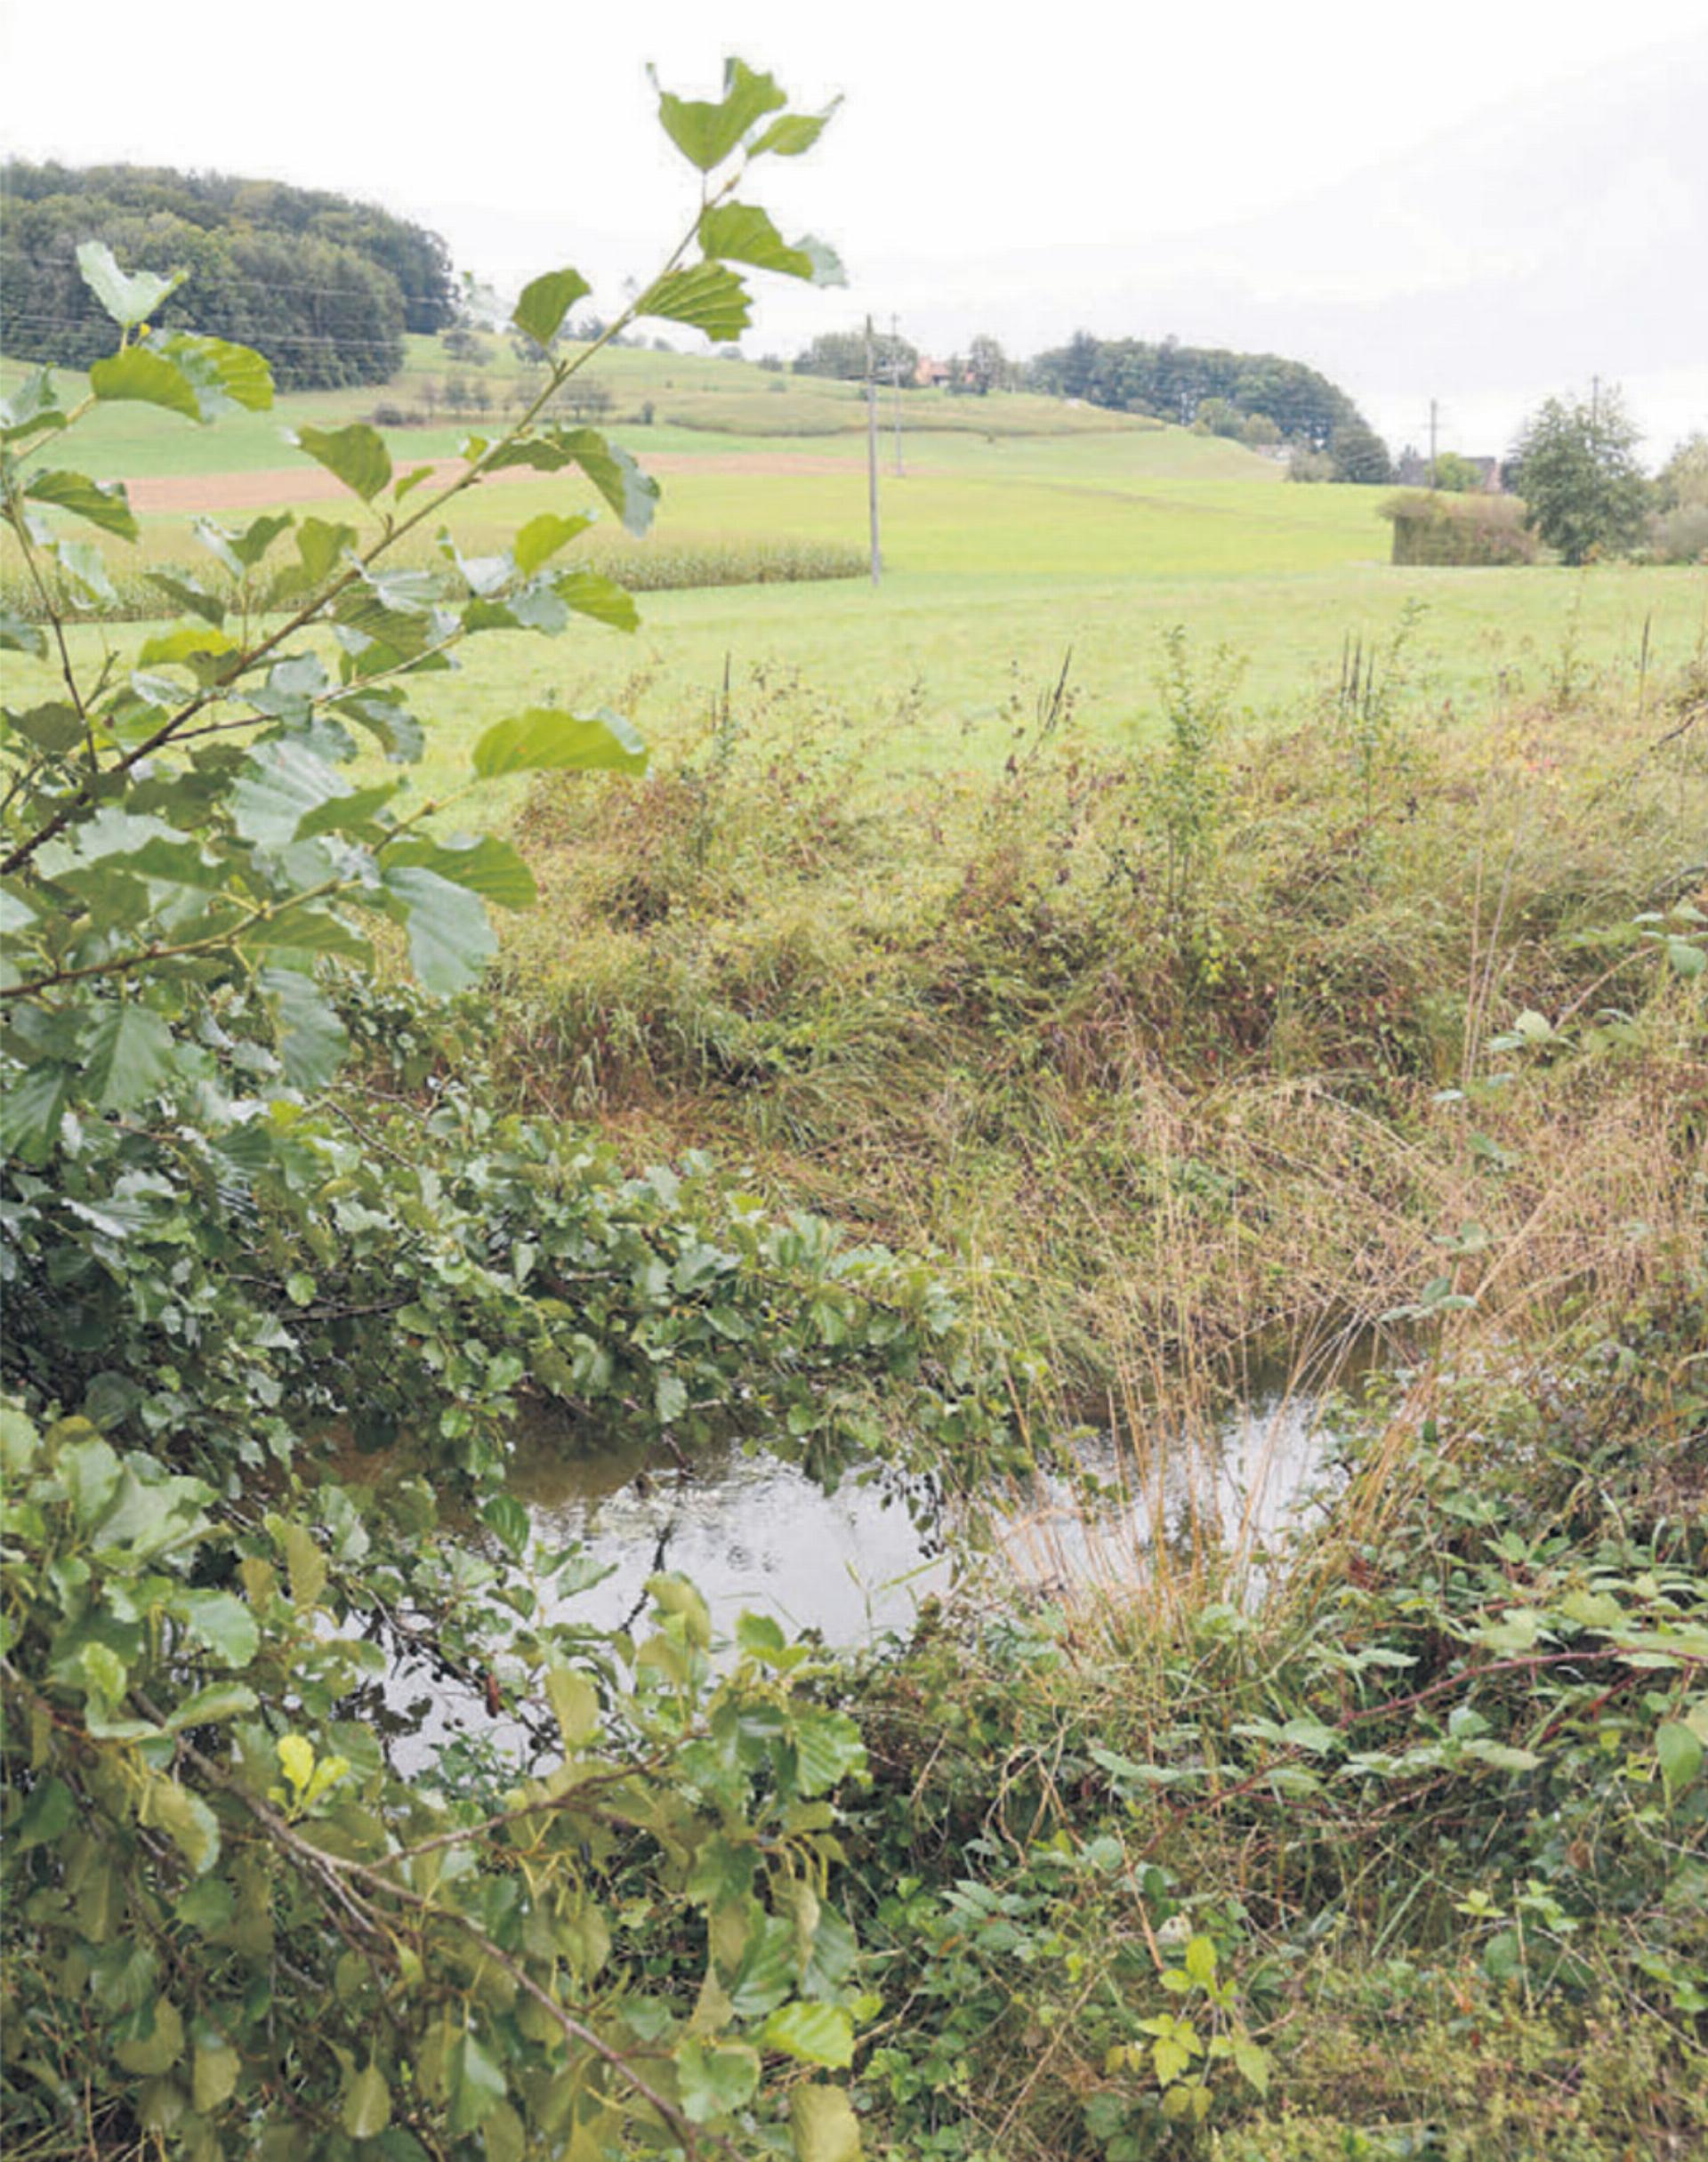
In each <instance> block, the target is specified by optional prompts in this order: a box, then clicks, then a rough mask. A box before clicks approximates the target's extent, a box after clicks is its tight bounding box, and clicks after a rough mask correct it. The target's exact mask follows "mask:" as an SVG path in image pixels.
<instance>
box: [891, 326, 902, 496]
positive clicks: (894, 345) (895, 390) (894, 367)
mask: <svg viewBox="0 0 1708 2162" xmlns="http://www.w3.org/2000/svg"><path fill="white" fill-rule="evenodd" d="M890 398H891V400H892V402H893V405H894V407H895V416H896V478H897V479H898V480H900V478H901V331H900V328H899V327H898V319H897V318H896V317H895V316H893V315H892V316H891V317H890Z"/></svg>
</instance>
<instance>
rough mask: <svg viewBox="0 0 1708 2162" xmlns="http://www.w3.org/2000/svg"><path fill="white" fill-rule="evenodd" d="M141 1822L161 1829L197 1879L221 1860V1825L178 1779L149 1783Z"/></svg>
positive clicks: (151, 1780) (145, 1792) (198, 1796)
mask: <svg viewBox="0 0 1708 2162" xmlns="http://www.w3.org/2000/svg"><path fill="white" fill-rule="evenodd" d="M142 1821H143V1823H145V1824H153V1825H158V1827H160V1829H161V1830H162V1831H163V1832H165V1835H166V1836H167V1837H168V1838H169V1839H170V1840H171V1841H172V1843H173V1845H174V1846H175V1847H176V1848H177V1850H178V1851H179V1852H180V1853H181V1855H182V1856H183V1858H184V1859H185V1860H186V1861H187V1862H188V1863H189V1866H190V1868H191V1869H192V1870H194V1872H195V1873H196V1875H197V1876H206V1875H207V1873H208V1871H209V1870H210V1869H211V1868H213V1867H214V1863H215V1862H216V1861H218V1859H220V1825H219V1819H218V1818H216V1817H215V1816H214V1812H213V1811H212V1810H211V1809H209V1807H208V1806H207V1804H206V1803H205V1802H204V1801H203V1800H202V1797H201V1796H200V1795H194V1794H191V1792H190V1791H189V1787H181V1786H180V1785H179V1784H178V1782H177V1780H176V1779H150V1780H149V1784H148V1786H147V1787H146V1788H145V1789H144V1791H143V1797H142Z"/></svg>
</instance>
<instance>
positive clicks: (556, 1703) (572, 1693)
mask: <svg viewBox="0 0 1708 2162" xmlns="http://www.w3.org/2000/svg"><path fill="white" fill-rule="evenodd" d="M545 1693H546V1697H547V1698H548V1700H549V1701H550V1703H551V1706H552V1711H553V1713H554V1714H556V1717H557V1722H558V1726H559V1728H560V1730H561V1732H562V1735H563V1746H564V1747H565V1748H566V1749H584V1748H585V1747H586V1746H587V1744H588V1743H589V1742H590V1741H592V1738H593V1736H594V1735H595V1734H596V1733H597V1732H598V1731H599V1692H598V1690H595V1689H594V1687H593V1685H592V1682H590V1681H589V1680H588V1679H587V1677H586V1675H585V1674H578V1673H577V1672H576V1669H575V1668H574V1667H573V1666H548V1667H547V1668H546V1670H545Z"/></svg>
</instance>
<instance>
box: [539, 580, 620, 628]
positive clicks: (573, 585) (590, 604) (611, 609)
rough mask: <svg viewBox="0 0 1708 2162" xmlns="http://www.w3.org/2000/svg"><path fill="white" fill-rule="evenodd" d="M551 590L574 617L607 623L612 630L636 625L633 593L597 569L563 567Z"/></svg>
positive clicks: (553, 581)
mask: <svg viewBox="0 0 1708 2162" xmlns="http://www.w3.org/2000/svg"><path fill="white" fill-rule="evenodd" d="M552 592H553V593H556V594H557V596H558V598H559V600H560V601H563V602H564V603H565V605H566V606H567V607H569V608H572V609H575V611H576V614H577V615H578V616H591V617H592V618H593V620H594V621H595V622H596V623H608V624H609V625H610V626H611V628H612V629H613V630H614V631H632V630H634V629H636V628H637V627H638V625H639V624H640V621H641V611H640V609H637V608H636V606H635V605H634V595H633V594H632V593H629V592H628V591H627V590H626V589H625V588H624V587H623V586H621V585H617V584H616V580H615V579H613V578H606V577H600V574H599V573H598V572H597V571H594V570H567V571H565V572H564V574H563V576H562V577H560V578H554V579H553V580H552Z"/></svg>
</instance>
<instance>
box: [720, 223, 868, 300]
mask: <svg viewBox="0 0 1708 2162" xmlns="http://www.w3.org/2000/svg"><path fill="white" fill-rule="evenodd" d="M700 246H701V247H702V249H703V250H704V251H705V254H707V255H708V256H711V257H713V258H714V259H715V260H716V261H719V262H751V263H752V264H753V267H754V269H755V270H776V271H777V272H778V273H779V274H780V275H781V276H782V277H784V278H805V279H807V280H808V282H809V283H810V284H812V285H815V286H845V285H846V284H847V283H848V278H847V277H846V276H845V274H844V272H843V270H842V263H841V262H840V261H839V260H838V259H837V256H836V254H835V251H834V249H832V248H828V247H826V246H825V244H824V242H823V241H822V240H813V239H810V238H808V239H802V240H797V241H795V242H794V245H793V246H791V245H790V244H789V243H788V242H787V241H786V240H785V239H784V238H783V236H782V234H781V233H779V232H778V231H777V228H776V226H775V225H773V224H772V222H771V221H770V219H769V216H768V215H767V214H766V213H765V212H764V211H762V210H761V209H759V208H758V207H757V206H755V205H753V204H751V203H719V204H716V205H714V206H713V207H712V208H711V209H710V210H707V211H705V212H703V213H702V214H701V217H700Z"/></svg>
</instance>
